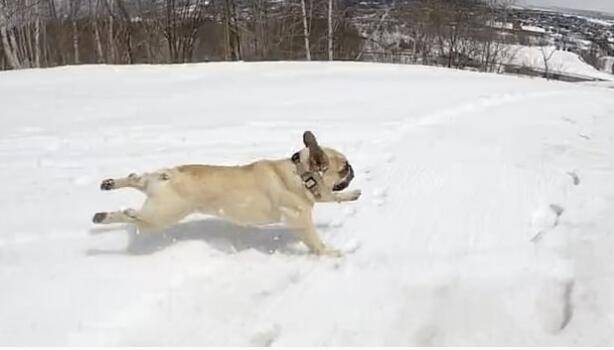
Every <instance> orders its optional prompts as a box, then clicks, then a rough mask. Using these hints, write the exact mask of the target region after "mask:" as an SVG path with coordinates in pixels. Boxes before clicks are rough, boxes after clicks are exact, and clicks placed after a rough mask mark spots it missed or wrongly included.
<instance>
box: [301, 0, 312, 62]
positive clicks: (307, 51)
mask: <svg viewBox="0 0 614 350" xmlns="http://www.w3.org/2000/svg"><path fill="white" fill-rule="evenodd" d="M301 10H302V13H303V16H302V17H303V37H304V38H305V39H304V40H305V58H307V61H311V49H310V48H309V46H310V45H309V25H308V24H307V8H306V6H305V0H301Z"/></svg>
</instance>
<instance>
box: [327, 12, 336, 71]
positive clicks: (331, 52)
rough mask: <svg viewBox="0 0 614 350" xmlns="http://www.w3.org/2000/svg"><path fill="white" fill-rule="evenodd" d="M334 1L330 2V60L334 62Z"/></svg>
mask: <svg viewBox="0 0 614 350" xmlns="http://www.w3.org/2000/svg"><path fill="white" fill-rule="evenodd" d="M334 35H335V33H334V32H333V0H328V60H329V61H332V60H333V55H334V51H333V38H334Z"/></svg>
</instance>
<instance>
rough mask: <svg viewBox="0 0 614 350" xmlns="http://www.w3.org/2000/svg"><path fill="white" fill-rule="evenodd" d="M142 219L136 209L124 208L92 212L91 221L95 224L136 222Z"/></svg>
mask: <svg viewBox="0 0 614 350" xmlns="http://www.w3.org/2000/svg"><path fill="white" fill-rule="evenodd" d="M140 221H142V219H141V218H140V217H139V213H138V211H136V210H134V209H125V210H121V211H111V212H100V213H96V214H94V217H93V218H92V222H94V223H95V224H116V223H127V224H136V223H138V222H140Z"/></svg>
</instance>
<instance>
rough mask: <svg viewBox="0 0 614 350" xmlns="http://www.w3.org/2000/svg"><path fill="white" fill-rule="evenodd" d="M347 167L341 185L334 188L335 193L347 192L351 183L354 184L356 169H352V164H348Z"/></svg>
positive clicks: (338, 184)
mask: <svg viewBox="0 0 614 350" xmlns="http://www.w3.org/2000/svg"><path fill="white" fill-rule="evenodd" d="M346 167H347V170H345V169H344V172H347V173H346V175H345V176H344V177H343V179H342V180H341V181H340V182H339V183H337V184H335V186H333V191H334V192H339V191H343V190H345V189H346V188H347V187H348V186H349V185H350V182H352V179H353V178H354V169H352V166H351V165H350V163H346Z"/></svg>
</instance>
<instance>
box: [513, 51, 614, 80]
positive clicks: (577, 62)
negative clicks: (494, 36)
mask: <svg viewBox="0 0 614 350" xmlns="http://www.w3.org/2000/svg"><path fill="white" fill-rule="evenodd" d="M542 51H543V52H544V53H545V54H546V57H548V56H550V54H551V53H552V52H553V51H554V53H552V57H551V58H550V60H548V65H549V69H550V71H551V72H554V73H567V74H572V75H581V76H585V77H591V78H597V79H602V80H614V75H612V74H609V73H606V72H601V71H599V70H598V69H596V68H595V67H593V66H591V65H590V64H588V63H586V62H584V61H583V60H582V58H580V56H578V55H577V54H575V53H573V52H569V51H562V50H556V49H555V47H554V46H546V47H540V46H521V45H510V49H509V56H510V57H509V59H507V60H506V62H505V63H509V64H514V65H518V66H526V67H530V68H534V69H537V70H544V69H545V65H544V55H543V54H542Z"/></svg>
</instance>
